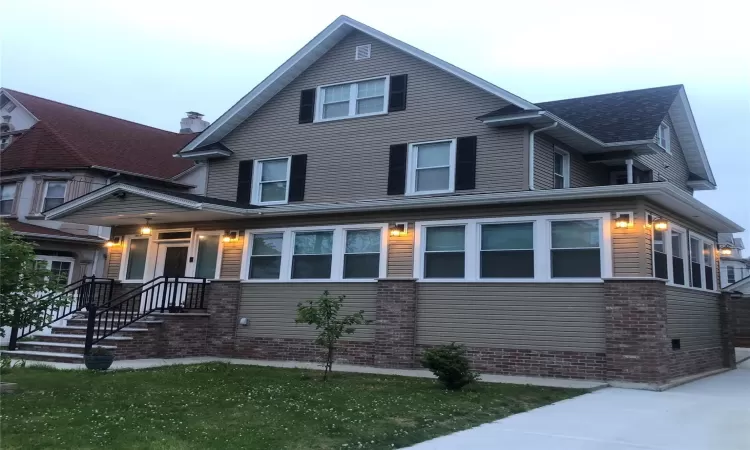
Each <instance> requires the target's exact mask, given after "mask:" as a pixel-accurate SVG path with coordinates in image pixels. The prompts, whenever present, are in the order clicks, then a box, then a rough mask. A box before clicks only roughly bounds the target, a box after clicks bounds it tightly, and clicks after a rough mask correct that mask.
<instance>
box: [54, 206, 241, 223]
mask: <svg viewBox="0 0 750 450" xmlns="http://www.w3.org/2000/svg"><path fill="white" fill-rule="evenodd" d="M236 217H237V216H236V215H234V214H226V213H221V212H216V211H203V210H187V211H168V212H165V211H160V210H152V211H143V212H124V213H117V214H110V215H103V216H98V217H85V218H83V217H76V216H75V215H71V216H70V217H69V218H65V221H66V222H73V223H83V224H87V225H101V226H107V227H111V226H116V225H142V224H143V223H144V222H145V220H146V219H147V218H148V219H151V220H150V222H151V223H152V224H155V225H156V224H161V223H181V222H204V221H211V220H227V219H231V218H236Z"/></svg>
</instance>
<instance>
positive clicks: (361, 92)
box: [357, 79, 385, 98]
mask: <svg viewBox="0 0 750 450" xmlns="http://www.w3.org/2000/svg"><path fill="white" fill-rule="evenodd" d="M384 90H385V80H383V79H380V80H370V81H362V82H360V83H357V98H365V97H377V96H383V95H384Z"/></svg>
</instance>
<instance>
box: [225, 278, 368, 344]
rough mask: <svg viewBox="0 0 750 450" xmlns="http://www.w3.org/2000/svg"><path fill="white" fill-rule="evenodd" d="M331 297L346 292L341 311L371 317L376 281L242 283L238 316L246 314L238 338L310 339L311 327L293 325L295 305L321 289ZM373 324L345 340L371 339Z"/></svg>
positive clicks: (314, 334)
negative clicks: (247, 323)
mask: <svg viewBox="0 0 750 450" xmlns="http://www.w3.org/2000/svg"><path fill="white" fill-rule="evenodd" d="M326 290H327V291H329V293H330V295H332V296H339V295H346V299H345V300H344V305H343V307H342V308H341V314H350V313H353V312H356V311H360V310H364V312H365V313H364V314H365V319H367V320H375V296H376V294H377V283H244V284H243V285H242V294H241V298H240V307H239V317H247V318H248V320H249V325H248V326H240V327H239V328H238V329H237V334H238V336H240V337H270V338H300V339H314V338H315V336H316V335H317V332H316V331H315V328H314V327H312V326H309V325H304V324H296V323H295V322H294V319H295V317H297V304H298V303H300V302H305V301H307V300H314V299H316V298H317V297H319V296H320V295H321V294H322V293H323V291H326ZM373 337H374V327H373V325H363V326H360V327H358V328H357V331H356V332H355V333H354V334H353V335H351V337H349V336H347V338H346V339H347V340H349V339H351V340H363V341H371V340H372V339H373Z"/></svg>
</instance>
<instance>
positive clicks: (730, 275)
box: [727, 266, 737, 284]
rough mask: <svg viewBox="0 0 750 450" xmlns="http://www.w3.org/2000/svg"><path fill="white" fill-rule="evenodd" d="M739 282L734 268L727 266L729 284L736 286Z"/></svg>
mask: <svg viewBox="0 0 750 450" xmlns="http://www.w3.org/2000/svg"><path fill="white" fill-rule="evenodd" d="M736 281H737V279H736V277H735V274H734V267H732V266H727V283H729V284H734V283H735V282H736Z"/></svg>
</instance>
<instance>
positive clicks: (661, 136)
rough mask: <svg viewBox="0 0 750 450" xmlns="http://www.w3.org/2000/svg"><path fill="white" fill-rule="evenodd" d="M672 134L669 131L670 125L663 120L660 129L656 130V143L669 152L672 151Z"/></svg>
mask: <svg viewBox="0 0 750 450" xmlns="http://www.w3.org/2000/svg"><path fill="white" fill-rule="evenodd" d="M670 141H671V135H670V132H669V125H667V124H666V123H664V122H662V123H661V125H659V130H658V131H657V132H656V143H657V144H659V147H661V148H663V149H664V150H665V151H666V152H667V153H672V149H671V148H670Z"/></svg>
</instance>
